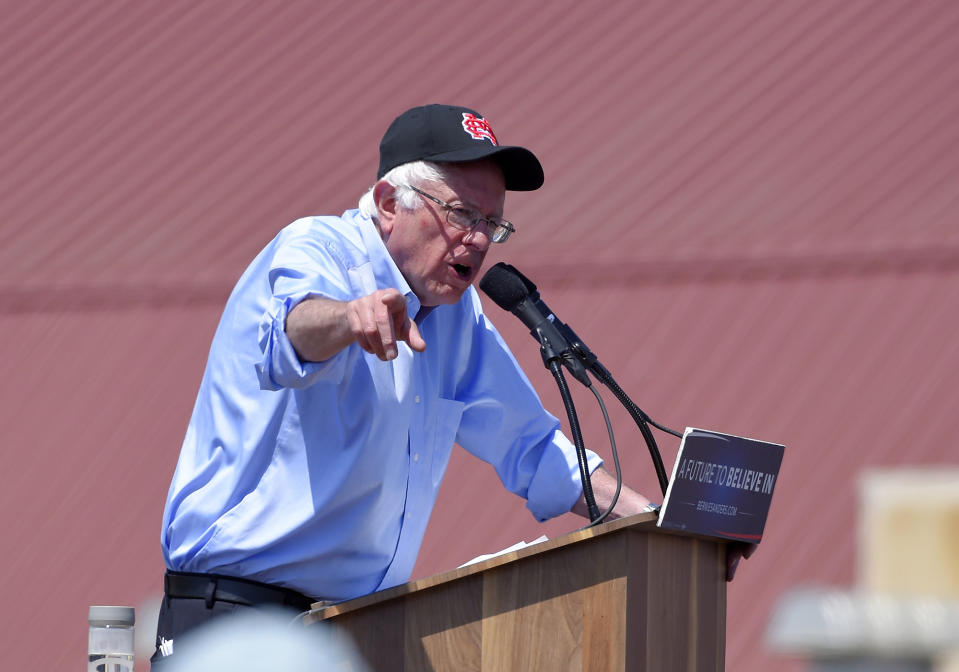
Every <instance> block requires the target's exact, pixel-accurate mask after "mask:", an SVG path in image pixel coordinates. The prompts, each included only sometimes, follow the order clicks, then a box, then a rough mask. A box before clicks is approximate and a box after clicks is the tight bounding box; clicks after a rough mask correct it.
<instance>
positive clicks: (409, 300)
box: [343, 210, 431, 320]
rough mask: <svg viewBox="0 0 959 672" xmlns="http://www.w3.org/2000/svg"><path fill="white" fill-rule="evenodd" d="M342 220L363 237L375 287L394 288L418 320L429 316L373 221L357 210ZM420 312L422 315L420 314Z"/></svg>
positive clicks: (345, 215) (347, 214) (344, 215)
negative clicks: (351, 224) (352, 223)
mask: <svg viewBox="0 0 959 672" xmlns="http://www.w3.org/2000/svg"><path fill="white" fill-rule="evenodd" d="M343 219H352V220H353V222H354V223H355V224H356V226H357V228H358V229H359V230H360V235H362V236H363V243H364V244H365V246H366V249H367V251H368V252H369V255H370V261H371V262H373V277H374V278H376V286H377V287H381V288H386V287H395V288H396V289H398V290H400V292H402V293H403V296H404V297H405V298H406V311H407V314H409V315H415V316H416V318H417V319H418V320H422V319H423V318H424V317H426V315H428V314H429V312H430V310H431V309H429V308H423V306H421V305H420V299H419V297H418V296H416V294H415V293H414V292H413V290H412V289H411V288H410V285H409V283H408V282H406V278H404V277H403V274H402V273H401V272H400V269H399V267H398V266H397V265H396V262H394V261H393V257H391V256H390V252H389V250H387V249H386V244H385V243H384V242H383V238H381V237H380V232H379V229H377V228H376V224H374V223H373V220H372V219H370V218H369V217H367V216H366V215H364V214H362V213H361V212H360V211H359V210H347V211H346V212H345V213H343ZM421 308H422V309H423V310H422V313H423V314H422V315H421V314H420V312H421Z"/></svg>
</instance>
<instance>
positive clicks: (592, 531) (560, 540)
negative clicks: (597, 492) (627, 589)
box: [305, 513, 666, 623]
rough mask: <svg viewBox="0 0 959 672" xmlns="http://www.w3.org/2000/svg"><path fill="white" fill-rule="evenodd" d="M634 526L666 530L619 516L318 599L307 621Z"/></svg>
mask: <svg viewBox="0 0 959 672" xmlns="http://www.w3.org/2000/svg"><path fill="white" fill-rule="evenodd" d="M633 527H635V528H636V529H637V531H641V532H646V533H660V532H666V531H661V530H659V529H658V528H657V527H656V514H655V513H639V514H636V515H634V516H628V517H625V518H620V519H618V520H614V521H612V522H609V523H603V524H602V525H597V526H596V527H587V528H583V529H579V530H576V531H573V532H570V533H568V534H565V535H562V536H559V537H556V538H554V539H548V540H546V541H543V542H540V543H537V544H532V545H530V546H526V547H524V548H521V549H518V550H516V551H510V552H508V553H503V554H501V555H496V556H494V557H492V558H488V559H486V560H482V561H480V562H476V563H474V564H471V565H466V566H465V567H459V568H457V569H452V570H449V571H447V572H443V573H441V574H436V575H434V576H428V577H425V578H422V579H417V580H415V581H410V582H408V583H405V584H402V585H399V586H394V587H393V588H387V589H386V590H381V591H378V592H375V593H370V594H369V595H362V596H360V597H357V598H354V599H352V600H346V601H344V602H337V603H335V604H329V603H326V602H316V603H314V604H313V606H312V609H311V610H310V613H309V614H307V616H306V617H305V620H306V622H307V623H314V622H317V621H323V620H326V619H329V618H333V617H335V616H339V615H341V614H346V613H349V612H352V611H356V610H358V609H363V608H364V607H367V606H369V605H371V604H375V603H377V602H383V601H386V600H391V599H394V598H397V597H401V596H403V595H408V594H410V593H414V592H416V591H419V590H424V589H427V588H432V587H435V586H439V585H441V584H444V583H448V582H451V581H456V580H459V579H462V578H464V577H468V576H472V575H474V574H479V573H482V572H485V571H487V570H489V569H492V568H494V567H499V566H501V565H505V564H508V563H511V562H515V561H517V560H520V559H522V558H527V557H530V556H534V555H539V554H541V553H548V552H550V551H553V550H555V549H557V548H562V547H564V546H569V545H571V544H576V543H580V542H583V541H585V540H587V539H592V538H594V537H598V536H601V535H604V534H611V533H614V532H617V531H619V530H623V529H625V528H633Z"/></svg>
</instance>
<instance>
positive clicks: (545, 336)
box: [480, 262, 592, 387]
mask: <svg viewBox="0 0 959 672" xmlns="http://www.w3.org/2000/svg"><path fill="white" fill-rule="evenodd" d="M480 289H482V290H483V291H484V292H485V293H486V295H487V296H489V297H490V298H491V299H492V300H493V302H494V303H495V304H496V305H497V306H499V307H500V308H502V309H503V310H508V311H510V312H511V313H513V314H514V315H516V317H518V318H519V319H520V320H522V322H523V324H525V325H526V327H527V328H528V329H529V333H530V334H531V335H532V336H533V338H535V339H536V340H538V341H539V343H540V353H541V354H542V356H543V363H544V364H546V365H547V366H549V362H550V360H553V359H558V360H559V361H560V362H561V363H562V364H563V365H564V366H565V367H566V368H567V369H569V372H570V373H571V374H572V375H573V377H574V378H576V380H578V381H579V382H581V383H582V384H583V385H585V386H586V387H591V386H592V382H591V381H590V379H589V376H588V375H586V367H585V366H584V365H583V362H582V361H580V359H579V357H578V356H577V355H576V354H575V352H574V348H573V344H571V343H570V341H569V339H568V338H567V336H566V335H565V334H569V335H570V336H572V338H573V339H574V341H575V340H578V339H577V338H576V336H575V334H573V332H572V330H571V329H569V327H567V326H566V325H565V324H563V323H562V322H561V321H560V320H559V318H557V317H556V315H555V314H554V313H553V311H552V310H550V308H549V306H547V305H546V304H545V303H544V302H543V300H542V299H540V298H539V291H537V289H536V285H534V284H533V283H532V282H531V281H530V280H529V279H528V278H527V277H526V276H524V275H523V274H522V273H520V272H519V271H518V270H516V269H515V268H514V267H512V266H510V265H509V264H506V263H503V262H499V263H498V264H495V265H494V266H493V267H492V268H490V269H489V270H488V271H487V272H486V274H485V275H484V276H483V279H482V280H480Z"/></svg>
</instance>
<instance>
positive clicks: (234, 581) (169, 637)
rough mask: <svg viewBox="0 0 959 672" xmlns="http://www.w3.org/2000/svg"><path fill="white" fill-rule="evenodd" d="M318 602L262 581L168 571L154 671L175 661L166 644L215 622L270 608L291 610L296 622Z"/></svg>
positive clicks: (152, 666)
mask: <svg viewBox="0 0 959 672" xmlns="http://www.w3.org/2000/svg"><path fill="white" fill-rule="evenodd" d="M315 601H316V600H313V599H311V598H309V597H307V596H305V595H303V594H301V593H298V592H296V591H294V590H289V589H286V588H280V587H278V586H271V585H269V584H265V583H260V582H258V581H250V580H248V579H238V578H234V577H226V576H218V575H215V574H189V573H184V572H172V571H167V573H166V576H165V577H164V595H163V601H162V602H161V603H160V617H159V619H158V620H157V635H156V647H157V648H156V652H155V653H154V654H153V656H152V657H151V658H150V666H151V669H152V670H156V671H157V672H159V671H160V670H163V669H165V668H166V666H167V661H169V660H172V658H171V657H170V656H164V655H163V645H164V642H176V641H177V640H178V639H180V638H182V637H183V635H185V634H186V633H188V632H190V631H191V630H193V629H195V628H197V627H199V626H201V625H203V624H205V623H208V622H210V621H212V620H214V619H219V618H224V617H229V616H231V615H234V614H238V613H243V612H245V611H247V610H249V609H255V608H257V607H264V606H270V607H272V608H274V609H276V608H279V609H286V610H288V611H289V613H290V619H291V620H292V619H293V618H295V617H296V615H297V614H299V613H302V612H304V611H307V610H309V608H310V605H311V604H312V603H313V602H315ZM167 646H169V645H167Z"/></svg>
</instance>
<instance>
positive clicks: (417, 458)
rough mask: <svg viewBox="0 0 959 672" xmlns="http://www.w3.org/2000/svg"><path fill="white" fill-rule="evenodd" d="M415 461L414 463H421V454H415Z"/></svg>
mask: <svg viewBox="0 0 959 672" xmlns="http://www.w3.org/2000/svg"><path fill="white" fill-rule="evenodd" d="M413 461H414V462H419V461H420V454H419V453H413Z"/></svg>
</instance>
